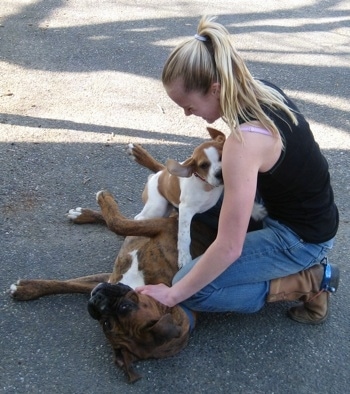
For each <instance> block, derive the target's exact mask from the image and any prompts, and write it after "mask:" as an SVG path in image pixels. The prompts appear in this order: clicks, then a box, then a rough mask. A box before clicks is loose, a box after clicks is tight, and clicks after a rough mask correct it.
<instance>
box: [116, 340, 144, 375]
mask: <svg viewBox="0 0 350 394" xmlns="http://www.w3.org/2000/svg"><path fill="white" fill-rule="evenodd" d="M135 360H137V357H135V356H134V355H133V354H132V353H130V352H129V350H127V349H126V348H122V349H121V348H118V349H114V362H115V364H116V365H118V367H119V368H121V369H123V370H124V371H125V373H126V375H127V377H128V381H129V383H134V382H136V381H137V380H139V379H141V378H142V376H141V375H140V374H138V373H137V372H136V371H135V369H134V368H133V366H132V363H133V361H135Z"/></svg>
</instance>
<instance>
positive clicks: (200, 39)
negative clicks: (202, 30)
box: [194, 34, 207, 42]
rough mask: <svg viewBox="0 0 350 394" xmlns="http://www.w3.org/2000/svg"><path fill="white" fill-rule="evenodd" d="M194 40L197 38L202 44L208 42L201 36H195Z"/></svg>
mask: <svg viewBox="0 0 350 394" xmlns="http://www.w3.org/2000/svg"><path fill="white" fill-rule="evenodd" d="M194 38H195V39H196V40H198V41H202V42H205V41H207V37H204V36H200V35H199V34H195V35H194Z"/></svg>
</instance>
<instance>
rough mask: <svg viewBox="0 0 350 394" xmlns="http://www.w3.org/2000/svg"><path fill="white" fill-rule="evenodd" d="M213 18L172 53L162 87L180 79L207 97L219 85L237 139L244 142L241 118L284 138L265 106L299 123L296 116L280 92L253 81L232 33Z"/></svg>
mask: <svg viewBox="0 0 350 394" xmlns="http://www.w3.org/2000/svg"><path fill="white" fill-rule="evenodd" d="M214 19H215V18H214V17H208V16H204V17H202V19H201V20H200V22H199V24H198V28H197V35H196V37H193V38H190V39H188V40H186V41H184V42H183V43H181V44H179V45H178V46H177V47H176V48H175V49H174V50H173V51H172V53H171V54H170V56H169V58H168V59H167V61H166V63H165V65H164V68H163V73H162V82H163V85H164V86H169V85H170V84H171V83H173V82H174V81H175V80H176V79H178V78H180V79H181V80H182V82H183V86H184V90H185V92H187V93H188V92H190V91H199V92H200V93H202V94H203V95H205V94H207V93H208V92H209V89H210V88H211V86H212V84H213V82H219V83H220V86H221V89H220V107H221V111H222V117H223V119H224V120H225V122H226V123H227V124H228V126H229V128H230V130H231V131H232V133H234V135H235V136H236V138H238V139H239V140H240V141H242V135H241V131H240V130H239V128H238V125H239V119H242V120H243V121H244V122H249V121H252V120H253V119H255V120H257V121H259V122H260V123H261V124H262V125H263V126H264V127H265V128H266V129H268V130H270V132H271V133H272V135H273V136H275V137H278V138H281V137H280V133H279V131H278V129H277V127H276V125H275V123H274V122H273V121H272V120H271V119H270V118H269V117H268V116H267V115H266V114H265V112H264V111H263V109H262V106H264V107H268V108H270V109H271V110H272V111H273V110H282V111H284V112H285V113H286V114H287V115H288V117H289V118H290V119H291V121H292V122H293V123H295V124H298V122H297V119H296V117H295V115H294V113H293V112H292V111H291V109H290V108H289V107H288V105H287V104H286V103H285V100H284V98H283V96H282V95H281V94H280V93H279V92H278V91H277V90H275V89H273V88H271V87H269V86H266V85H264V84H263V83H262V82H260V81H258V80H256V79H254V78H253V76H252V75H251V73H250V72H249V70H248V68H247V66H246V64H245V62H244V60H243V59H242V57H241V56H240V55H239V53H238V52H237V50H236V49H235V48H234V46H233V45H232V42H231V37H230V34H229V32H228V31H227V29H226V28H225V27H224V26H222V25H221V24H219V23H216V22H214Z"/></svg>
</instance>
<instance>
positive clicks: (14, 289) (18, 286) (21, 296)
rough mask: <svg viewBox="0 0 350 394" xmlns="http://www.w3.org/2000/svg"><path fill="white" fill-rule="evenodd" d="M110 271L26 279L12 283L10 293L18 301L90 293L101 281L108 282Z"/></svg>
mask: <svg viewBox="0 0 350 394" xmlns="http://www.w3.org/2000/svg"><path fill="white" fill-rule="evenodd" d="M110 276H111V274H110V273H102V274H96V275H90V276H84V277H81V278H76V279H69V280H50V279H25V280H18V281H17V283H15V284H13V285H11V287H10V294H11V296H12V297H13V298H14V299H16V300H18V301H29V300H35V299H37V298H40V297H43V296H47V295H53V294H74V293H81V294H90V293H91V291H92V289H94V288H95V286H97V285H98V284H99V283H101V282H107V281H108V279H109V277H110Z"/></svg>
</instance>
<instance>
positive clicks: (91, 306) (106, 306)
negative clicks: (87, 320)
mask: <svg viewBox="0 0 350 394" xmlns="http://www.w3.org/2000/svg"><path fill="white" fill-rule="evenodd" d="M129 291H132V288H131V287H129V286H126V285H123V284H122V283H117V284H115V285H112V284H110V283H100V284H99V285H97V286H96V287H95V288H94V289H93V290H92V292H91V296H90V299H89V301H88V311H89V314H90V316H91V317H92V318H93V319H96V320H100V319H101V317H102V316H108V315H110V314H112V313H113V311H115V310H116V306H117V304H118V302H119V300H120V298H121V297H124V296H125V295H126V294H127V293H129Z"/></svg>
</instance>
